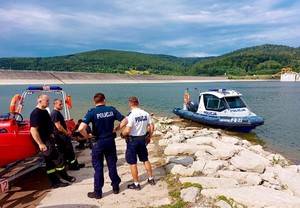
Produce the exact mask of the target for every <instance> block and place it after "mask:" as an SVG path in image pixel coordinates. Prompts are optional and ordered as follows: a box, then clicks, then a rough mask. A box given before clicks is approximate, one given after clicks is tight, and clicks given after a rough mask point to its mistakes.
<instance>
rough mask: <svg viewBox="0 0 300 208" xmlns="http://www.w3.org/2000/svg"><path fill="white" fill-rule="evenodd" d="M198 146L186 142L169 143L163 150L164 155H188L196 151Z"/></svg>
mask: <svg viewBox="0 0 300 208" xmlns="http://www.w3.org/2000/svg"><path fill="white" fill-rule="evenodd" d="M197 150H198V147H197V145H193V144H186V143H181V144H169V145H168V146H167V147H166V148H165V150H164V154H165V155H174V156H176V155H178V154H188V155H193V154H195V152H197Z"/></svg>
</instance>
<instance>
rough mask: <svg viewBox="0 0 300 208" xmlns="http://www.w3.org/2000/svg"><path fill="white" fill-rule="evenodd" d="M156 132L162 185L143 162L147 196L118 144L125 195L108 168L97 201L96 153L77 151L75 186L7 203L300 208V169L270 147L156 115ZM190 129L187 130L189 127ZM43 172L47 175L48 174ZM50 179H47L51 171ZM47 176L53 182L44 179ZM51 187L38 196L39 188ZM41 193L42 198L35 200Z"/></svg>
mask: <svg viewBox="0 0 300 208" xmlns="http://www.w3.org/2000/svg"><path fill="white" fill-rule="evenodd" d="M153 120H154V122H155V133H154V137H153V139H152V141H151V143H150V144H149V145H148V151H149V155H150V156H149V160H150V162H151V163H152V168H153V176H154V178H155V180H156V181H157V183H156V185H155V186H151V185H149V184H148V183H147V174H146V172H145V169H144V166H143V163H141V162H139V163H138V170H139V179H140V180H139V182H140V184H141V187H142V189H141V190H139V191H137V190H131V189H127V184H128V183H131V182H132V181H131V180H132V176H131V174H130V170H129V166H128V164H127V163H126V161H125V150H126V143H125V141H124V140H123V139H122V138H120V137H117V138H116V145H117V154H118V158H119V159H118V163H117V166H118V167H117V168H118V173H119V175H120V177H121V180H122V182H121V184H120V193H119V194H118V195H115V194H113V193H112V190H111V184H110V179H109V174H108V171H107V167H105V174H104V175H105V184H104V187H103V198H102V199H99V200H95V199H90V198H88V197H87V196H86V194H87V192H89V191H91V190H93V174H94V170H93V167H92V164H91V155H90V154H91V151H90V149H88V148H87V149H84V150H80V151H78V150H76V154H77V155H78V160H79V161H80V162H83V163H85V164H86V167H85V168H83V169H80V171H70V175H72V176H75V177H76V178H77V180H76V182H75V183H73V184H71V185H70V186H67V187H63V188H58V189H52V190H51V189H50V190H49V189H46V187H47V182H45V181H35V180H31V182H28V183H27V184H26V183H25V184H23V186H22V187H19V185H20V184H19V185H16V186H15V187H13V188H12V190H10V191H9V192H7V193H5V194H3V195H1V196H0V206H1V207H3V208H6V207H17V208H18V207H25V206H28V207H32V206H33V204H34V206H35V207H39V208H44V207H45V208H46V207H103V208H110V207H115V208H124V207H130V208H131V207H160V208H166V207H192V208H212V207H221V208H245V207H248V208H250V207H253V208H282V207H288V208H298V207H300V165H294V164H292V163H291V162H290V161H288V160H287V159H285V158H284V157H283V156H281V155H280V154H276V153H271V152H268V151H265V150H264V149H263V148H262V146H260V145H257V144H252V143H250V142H249V141H247V140H244V139H240V138H238V137H235V136H230V135H228V134H226V133H225V132H224V131H222V130H219V129H213V128H212V129H207V128H201V127H191V126H187V125H186V123H184V122H182V120H181V119H177V118H176V119H170V118H165V117H159V116H153ZM184 125H185V126H184ZM41 171H42V170H41ZM43 173H44V172H43ZM44 177H45V176H44ZM37 182H38V183H39V184H41V185H43V184H44V187H43V188H42V189H37V185H36V184H34V183H37ZM32 193H34V197H33V195H32Z"/></svg>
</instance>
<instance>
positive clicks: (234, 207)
mask: <svg viewBox="0 0 300 208" xmlns="http://www.w3.org/2000/svg"><path fill="white" fill-rule="evenodd" d="M217 201H225V202H226V203H227V204H229V205H230V206H231V207H232V208H238V207H243V208H247V206H246V205H243V204H239V203H237V202H235V201H234V200H233V199H232V198H229V199H228V198H227V197H226V196H224V195H220V196H218V197H217Z"/></svg>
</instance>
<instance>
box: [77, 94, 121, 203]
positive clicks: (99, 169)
mask: <svg viewBox="0 0 300 208" xmlns="http://www.w3.org/2000/svg"><path fill="white" fill-rule="evenodd" d="M94 104H95V105H96V107H95V108H92V109H90V110H89V111H88V112H87V114H86V115H85V117H84V118H83V120H82V123H81V124H80V125H79V128H78V131H79V132H80V133H81V134H82V135H83V136H84V138H86V139H87V138H89V135H88V134H87V132H86V127H87V126H88V125H89V123H92V135H93V136H94V137H95V139H96V143H95V144H94V145H93V147H92V164H93V167H94V170H95V174H94V191H93V192H89V193H88V194H87V196H88V197H89V198H96V199H100V198H102V187H103V185H104V175H103V159H104V157H105V159H106V162H107V166H108V171H109V177H110V179H111V185H112V188H113V193H114V194H118V193H119V191H120V188H119V184H120V182H121V179H120V177H119V175H118V172H117V160H118V158H117V150H116V143H115V138H116V133H115V130H114V121H115V120H118V121H120V122H121V121H122V120H123V119H125V117H124V116H123V115H122V114H121V113H120V112H119V111H118V110H117V109H115V108H114V107H111V106H106V100H105V95H104V94H103V93H96V94H95V96H94Z"/></svg>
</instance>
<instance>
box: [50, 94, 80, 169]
mask: <svg viewBox="0 0 300 208" xmlns="http://www.w3.org/2000/svg"><path fill="white" fill-rule="evenodd" d="M63 107H64V106H63V102H62V100H61V99H54V100H53V111H52V112H51V119H52V121H53V123H54V136H55V141H56V144H57V148H58V150H59V151H60V153H61V154H62V155H63V157H64V159H65V162H66V163H67V164H68V166H69V170H79V169H80V168H83V167H84V166H85V164H83V163H82V164H78V161H77V159H76V157H75V152H74V149H73V145H72V141H71V138H70V137H71V136H72V132H70V131H68V129H67V124H66V122H65V118H64V116H63V115H62V113H61V112H60V111H61V110H62V109H63Z"/></svg>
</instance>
